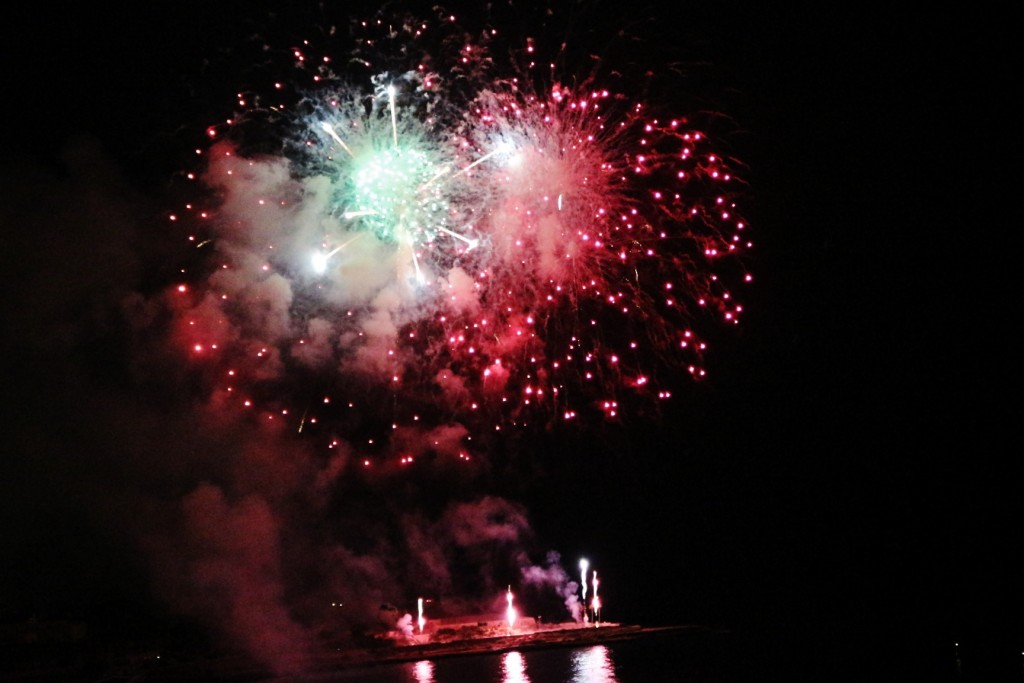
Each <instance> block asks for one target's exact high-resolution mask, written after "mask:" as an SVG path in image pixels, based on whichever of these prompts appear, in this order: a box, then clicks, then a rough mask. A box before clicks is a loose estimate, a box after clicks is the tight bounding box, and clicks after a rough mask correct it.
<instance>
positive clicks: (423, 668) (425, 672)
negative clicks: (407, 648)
mask: <svg viewBox="0 0 1024 683" xmlns="http://www.w3.org/2000/svg"><path fill="white" fill-rule="evenodd" d="M412 675H413V677H415V679H416V683H434V663H433V662H432V661H430V660H429V659H421V660H420V661H418V662H416V663H415V664H413V665H412Z"/></svg>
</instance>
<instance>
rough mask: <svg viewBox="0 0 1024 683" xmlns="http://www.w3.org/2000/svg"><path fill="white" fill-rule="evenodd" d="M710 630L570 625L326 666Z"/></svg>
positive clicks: (345, 655) (389, 651) (341, 657)
mask: <svg viewBox="0 0 1024 683" xmlns="http://www.w3.org/2000/svg"><path fill="white" fill-rule="evenodd" d="M685 632H689V633H691V634H694V635H697V634H709V633H712V632H713V629H711V628H709V627H707V626H697V625H677V626H639V625H622V624H608V625H600V626H575V625H574V626H570V627H563V628H558V627H554V628H548V629H542V630H536V631H530V632H528V633H513V634H508V635H502V636H490V637H484V638H469V639H460V640H452V641H447V642H437V643H422V644H410V645H389V646H382V647H380V648H366V649H353V650H347V651H342V652H338V653H336V654H332V655H328V656H326V657H323V659H322V662H321V664H322V665H325V666H346V667H347V666H360V665H371V664H392V663H400V662H408V661H416V660H420V659H432V658H437V657H445V658H449V657H460V656H468V655H476V654H496V653H502V652H508V651H511V650H537V649H542V648H557V647H575V646H580V645H597V644H600V643H606V642H614V641H619V640H630V639H633V638H638V637H640V636H644V635H651V634H655V633H685Z"/></svg>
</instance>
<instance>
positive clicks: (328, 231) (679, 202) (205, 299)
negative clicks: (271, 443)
mask: <svg viewBox="0 0 1024 683" xmlns="http://www.w3.org/2000/svg"><path fill="white" fill-rule="evenodd" d="M493 33H494V32H493V31H491V32H490V33H487V32H484V33H483V34H482V37H481V38H480V39H473V40H471V39H470V38H469V37H467V35H466V34H464V33H462V32H461V31H460V30H459V29H458V28H457V26H456V23H455V22H454V20H453V18H451V17H439V18H438V19H437V20H436V21H433V22H422V21H411V20H408V19H404V20H397V21H392V22H388V21H383V20H379V21H375V22H362V23H360V24H359V25H357V26H356V31H355V37H354V38H353V45H354V49H353V50H352V51H351V53H350V58H349V59H348V60H347V61H346V62H345V63H344V64H343V65H342V66H339V67H335V66H334V62H333V60H332V59H330V58H327V57H321V58H317V59H313V58H310V57H307V54H306V50H307V49H309V48H308V46H304V48H303V49H293V50H292V51H291V56H292V58H293V61H294V63H295V65H296V66H297V67H299V70H298V71H296V72H295V73H296V74H298V76H297V77H296V80H297V81H298V82H300V85H299V86H285V85H283V84H282V83H280V82H278V83H274V84H272V86H271V87H270V88H268V91H269V92H270V93H271V94H270V95H263V96H261V97H246V96H243V95H240V96H239V104H240V107H241V110H242V113H240V115H238V116H236V117H234V118H233V119H231V120H230V121H228V122H227V123H225V124H223V125H221V126H218V127H213V128H211V129H210V131H209V135H210V137H211V138H212V139H214V143H213V144H212V146H210V148H209V149H208V150H205V151H203V152H202V154H201V156H202V157H203V158H205V159H206V164H205V166H204V167H203V169H202V170H201V172H200V173H199V174H197V175H196V176H195V177H196V178H197V179H199V180H201V181H202V182H203V183H204V184H205V186H206V188H208V190H209V193H208V196H211V197H213V198H215V199H213V200H208V201H206V202H205V203H199V202H196V203H194V204H190V205H189V206H188V207H187V210H186V211H185V212H184V214H183V215H185V216H187V217H188V219H189V220H187V221H184V222H187V224H188V225H189V226H190V228H191V230H190V236H189V239H191V240H192V241H193V242H194V243H195V244H197V245H199V246H201V247H202V249H200V250H199V252H202V253H204V254H206V255H207V256H206V258H204V259H201V263H199V264H197V265H196V267H195V268H192V269H190V270H189V271H188V276H189V277H188V278H187V281H186V282H184V283H181V284H179V285H178V286H177V290H176V291H175V292H174V294H173V296H174V297H176V304H175V311H176V314H175V321H176V326H177V327H176V330H177V331H176V339H177V340H178V341H179V342H180V345H181V346H183V347H185V348H188V349H190V350H191V354H192V356H193V357H194V358H195V360H196V362H197V363H199V364H201V365H203V366H204V367H206V368H207V370H208V372H209V375H210V378H211V386H213V387H214V389H213V392H214V395H215V396H216V397H217V399H218V400H224V401H234V402H236V403H237V404H238V406H239V408H240V409H242V408H246V409H252V410H254V411H255V412H256V413H257V414H258V415H261V416H263V417H264V418H265V419H267V420H274V419H276V420H279V421H283V422H284V423H286V424H289V425H292V426H294V428H295V429H297V430H299V431H302V430H307V429H310V428H311V427H312V426H313V425H317V427H318V429H319V430H320V433H321V434H326V435H327V437H328V439H329V441H330V439H331V438H332V437H335V436H337V435H339V434H343V435H345V436H346V437H348V438H353V437H356V436H357V437H358V438H365V439H366V442H367V443H378V444H382V443H390V444H391V445H392V447H393V446H394V443H395V442H396V441H401V439H400V437H399V435H400V433H401V432H402V431H403V430H406V431H414V432H416V433H417V434H420V435H421V436H422V435H424V434H427V435H432V436H430V438H434V437H436V439H435V441H434V444H433V445H434V446H435V447H436V448H437V449H438V450H439V451H450V452H452V453H457V454H458V455H459V457H462V458H467V457H468V456H467V455H466V452H465V449H464V444H463V443H462V440H463V437H465V436H466V435H467V434H470V435H471V434H473V433H481V432H486V431H493V430H501V429H503V428H505V427H507V426H510V425H524V424H529V423H536V422H552V421H558V420H573V419H575V418H577V417H582V416H584V415H585V414H586V413H598V414H603V415H604V416H605V417H606V418H618V417H619V416H620V414H621V412H622V410H623V409H624V406H623V402H628V401H632V400H633V399H634V398H639V399H642V400H652V401H655V402H657V401H661V400H665V399H667V398H669V397H670V396H671V381H667V382H664V383H663V382H662V381H659V379H658V378H659V375H661V374H664V375H665V376H667V377H672V376H673V373H670V372H664V370H666V369H667V368H675V367H682V368H684V369H686V370H688V371H689V372H690V373H691V374H692V375H694V376H695V377H700V376H703V374H704V369H703V367H702V365H701V358H702V351H703V350H704V346H705V344H704V342H703V341H702V339H701V335H700V334H699V332H698V328H699V326H700V325H702V324H706V323H707V322H708V321H709V320H714V319H718V320H719V321H721V322H724V323H729V324H733V323H736V322H737V321H738V318H739V316H740V314H741V313H742V306H741V305H740V304H739V303H738V302H737V300H736V298H735V297H734V294H733V291H732V288H734V287H737V286H739V285H740V284H741V283H743V282H745V281H749V280H750V276H749V274H747V273H746V272H745V271H744V270H743V268H742V266H740V265H739V264H740V260H739V259H738V258H737V257H738V256H739V255H740V254H742V253H743V252H745V251H746V250H748V249H749V247H750V243H749V242H748V241H747V239H746V236H745V235H744V230H745V225H744V222H743V220H742V218H740V216H739V213H738V211H737V207H736V198H737V196H738V194H739V192H738V185H739V183H738V182H737V180H736V178H735V177H734V176H733V172H732V170H731V168H730V165H729V164H728V163H727V162H726V160H724V159H723V158H722V157H721V156H719V155H718V154H717V153H716V152H715V151H713V150H712V148H711V145H710V141H709V140H708V138H707V136H706V135H705V133H704V132H702V131H701V130H700V129H699V128H698V127H697V126H696V125H695V124H694V123H692V122H691V121H689V120H688V119H687V118H684V117H678V116H677V117H672V116H665V115H664V114H663V113H661V112H660V111H659V109H660V108H659V107H656V106H654V105H648V104H646V103H644V102H643V101H639V100H633V99H630V98H629V97H627V96H626V95H624V94H622V93H620V92H616V91H614V90H613V89H611V88H610V87H606V86H603V85H602V77H601V75H600V74H599V73H596V72H595V73H593V74H588V75H587V77H586V78H584V79H574V80H571V81H570V80H569V79H565V82H572V83H575V85H572V86H570V85H565V84H563V83H562V82H559V81H558V80H557V79H555V78H554V76H553V72H552V74H549V75H546V76H545V77H544V78H540V77H538V76H537V74H536V73H535V72H534V66H535V61H534V58H535V50H536V48H535V45H534V43H533V41H532V40H528V41H526V42H525V43H524V45H522V46H521V49H520V50H519V51H518V52H517V53H516V54H517V55H518V56H519V57H522V58H523V59H521V60H520V59H517V58H514V59H512V60H511V61H510V63H509V65H508V67H507V69H505V72H504V73H502V68H501V67H499V66H498V65H497V64H496V63H495V61H494V60H493V58H492V57H491V54H490V52H489V50H488V45H487V43H488V40H489V38H490V37H492V36H493ZM299 77H301V78H299ZM289 96H290V97H291V100H292V101H291V102H287V101H286V100H288V98H289ZM272 98H277V99H273V100H272ZM269 101H273V102H274V104H267V102H269ZM175 219H176V220H177V219H178V217H177V216H176V217H175ZM324 424H327V425H329V426H328V427H326V428H323V427H322V425H324ZM439 430H440V431H439ZM442 433H443V434H444V436H443V437H441V436H438V435H439V434H442ZM442 440H443V441H445V444H444V445H442V444H441V441H442ZM404 461H405V460H404V458H403V462H404Z"/></svg>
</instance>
